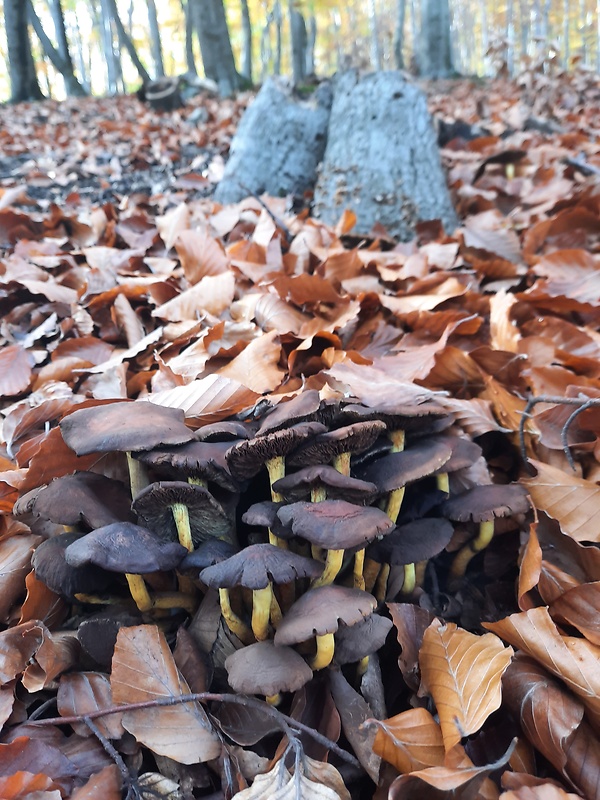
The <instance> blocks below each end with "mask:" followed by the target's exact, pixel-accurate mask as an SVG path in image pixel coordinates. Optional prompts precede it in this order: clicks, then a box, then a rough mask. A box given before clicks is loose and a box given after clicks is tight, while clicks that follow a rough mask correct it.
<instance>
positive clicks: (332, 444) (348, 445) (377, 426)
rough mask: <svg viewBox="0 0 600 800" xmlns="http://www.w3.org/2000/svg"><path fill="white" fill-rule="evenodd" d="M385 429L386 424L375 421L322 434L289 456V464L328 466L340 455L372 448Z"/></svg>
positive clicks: (297, 465)
mask: <svg viewBox="0 0 600 800" xmlns="http://www.w3.org/2000/svg"><path fill="white" fill-rule="evenodd" d="M385 429H386V428H385V423H384V422H380V421H379V420H376V419H374V420H369V421H368V422H355V423H354V424H353V425H346V427H344V428H337V429H336V430H334V431H327V433H321V434H319V435H318V436H315V438H314V439H311V440H310V441H309V442H307V443H306V444H303V445H301V446H300V447H298V449H297V450H295V451H294V452H293V453H292V454H291V455H290V456H289V458H288V464H289V465H290V466H292V467H304V466H307V465H310V464H326V463H327V462H329V461H332V460H333V459H334V458H335V457H336V456H339V455H340V453H360V452H362V451H363V450H366V449H367V448H369V447H371V445H372V444H373V443H374V442H375V440H376V439H377V437H378V436H379V435H380V434H381V433H384V432H385Z"/></svg>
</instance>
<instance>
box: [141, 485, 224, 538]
mask: <svg viewBox="0 0 600 800" xmlns="http://www.w3.org/2000/svg"><path fill="white" fill-rule="evenodd" d="M132 508H133V510H134V511H135V512H136V513H137V514H138V516H139V517H140V519H141V520H142V522H143V523H144V524H145V526H146V527H148V528H149V529H150V530H151V531H154V533H156V534H157V535H158V536H159V537H160V538H161V539H163V540H169V539H170V540H173V539H175V538H177V539H178V540H179V542H180V544H182V545H183V546H184V547H185V548H186V549H187V550H190V551H191V550H193V549H194V545H196V544H198V543H199V542H202V541H206V539H209V538H210V537H216V538H217V539H223V540H224V541H233V538H234V532H233V530H232V524H231V521H230V520H229V518H228V516H227V515H226V513H225V511H224V510H223V508H222V506H221V505H220V503H218V502H217V501H216V500H215V498H214V497H213V496H212V494H211V493H210V492H209V491H208V489H205V488H204V486H194V485H192V484H189V483H185V481H160V482H158V483H151V484H150V486H147V487H146V488H145V489H143V490H142V491H141V492H140V493H139V494H138V496H137V497H136V498H135V500H134V501H133V503H132Z"/></svg>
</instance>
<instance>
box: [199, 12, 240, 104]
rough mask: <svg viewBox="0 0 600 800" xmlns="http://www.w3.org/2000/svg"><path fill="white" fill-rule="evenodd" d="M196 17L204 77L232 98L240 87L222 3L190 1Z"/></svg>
mask: <svg viewBox="0 0 600 800" xmlns="http://www.w3.org/2000/svg"><path fill="white" fill-rule="evenodd" d="M188 3H190V4H191V8H192V10H193V14H194V21H195V25H196V31H197V33H198V41H199V43H200V51H201V53H202V63H203V65H204V74H205V75H206V77H207V78H210V79H211V80H213V81H215V82H216V84H217V85H218V87H219V93H220V94H221V95H223V97H229V96H230V95H232V94H233V93H234V92H235V91H236V89H239V88H240V76H239V75H238V73H237V70H236V68H235V61H234V58H233V50H232V49H231V39H230V38H229V29H228V27H227V17H226V16H225V7H224V5H223V0H188Z"/></svg>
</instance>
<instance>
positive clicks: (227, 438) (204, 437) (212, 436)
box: [194, 420, 254, 446]
mask: <svg viewBox="0 0 600 800" xmlns="http://www.w3.org/2000/svg"><path fill="white" fill-rule="evenodd" d="M253 435H254V430H253V428H252V427H251V426H250V425H247V424H244V423H243V422H237V420H222V421H221V422H211V423H209V424H208V425H202V427H201V428H198V430H197V431H195V432H194V436H195V437H196V439H197V440H198V441H199V442H229V443H230V446H231V442H232V441H234V440H235V439H251V438H252V436H253Z"/></svg>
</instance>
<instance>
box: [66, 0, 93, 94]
mask: <svg viewBox="0 0 600 800" xmlns="http://www.w3.org/2000/svg"><path fill="white" fill-rule="evenodd" d="M69 34H70V36H71V41H72V42H74V46H75V58H76V61H77V69H78V70H79V74H80V75H81V83H82V86H83V88H84V89H85V91H86V92H87V93H88V94H90V93H91V91H92V87H91V83H90V77H89V72H88V68H87V65H86V63H85V57H84V55H83V42H82V41H81V31H80V30H79V23H78V22H77V17H76V16H75V15H74V16H73V19H71V20H69Z"/></svg>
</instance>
